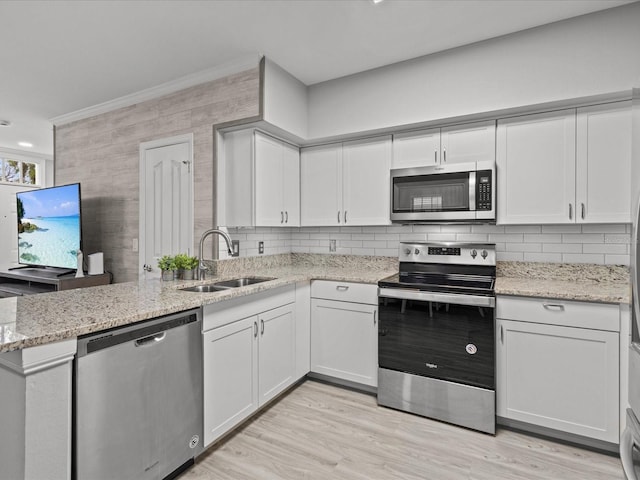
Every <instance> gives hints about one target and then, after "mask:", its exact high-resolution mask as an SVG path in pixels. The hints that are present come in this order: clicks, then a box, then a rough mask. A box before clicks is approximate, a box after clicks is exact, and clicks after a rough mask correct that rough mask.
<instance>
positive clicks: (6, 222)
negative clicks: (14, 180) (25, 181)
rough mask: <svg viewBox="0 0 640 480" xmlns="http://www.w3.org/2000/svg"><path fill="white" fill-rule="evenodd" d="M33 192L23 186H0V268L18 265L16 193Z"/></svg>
mask: <svg viewBox="0 0 640 480" xmlns="http://www.w3.org/2000/svg"><path fill="white" fill-rule="evenodd" d="M27 190H33V188H25V187H24V185H20V186H15V185H0V232H2V235H0V267H11V266H15V265H17V264H18V213H17V206H16V193H17V192H24V191H27Z"/></svg>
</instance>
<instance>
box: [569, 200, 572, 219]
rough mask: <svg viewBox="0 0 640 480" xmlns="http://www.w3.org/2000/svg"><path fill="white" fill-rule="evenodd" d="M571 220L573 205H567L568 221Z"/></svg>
mask: <svg viewBox="0 0 640 480" xmlns="http://www.w3.org/2000/svg"><path fill="white" fill-rule="evenodd" d="M571 219H573V205H572V204H569V220H571Z"/></svg>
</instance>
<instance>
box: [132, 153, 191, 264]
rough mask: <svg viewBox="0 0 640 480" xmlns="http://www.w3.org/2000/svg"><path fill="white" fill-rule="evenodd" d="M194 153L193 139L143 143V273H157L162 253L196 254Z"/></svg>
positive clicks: (141, 216)
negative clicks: (154, 144) (193, 189)
mask: <svg viewBox="0 0 640 480" xmlns="http://www.w3.org/2000/svg"><path fill="white" fill-rule="evenodd" d="M150 143H151V142H150ZM153 143H159V142H153ZM191 152H192V142H191V141H187V142H180V143H173V144H170V145H162V146H152V144H151V145H150V144H142V145H141V146H140V157H141V164H142V165H141V166H142V168H141V184H140V200H141V206H140V214H141V215H140V235H141V237H143V239H144V240H143V239H142V238H141V245H142V248H141V249H140V260H141V262H140V263H141V264H140V267H141V270H140V271H141V274H145V271H144V268H143V265H148V266H149V267H151V271H150V272H146V274H147V275H151V276H158V275H159V274H160V272H159V270H158V268H157V264H158V258H160V257H161V256H163V255H175V254H177V253H187V254H189V255H193V254H194V253H193V213H192V212H193V193H192V185H193V181H192V175H193V172H192V154H191Z"/></svg>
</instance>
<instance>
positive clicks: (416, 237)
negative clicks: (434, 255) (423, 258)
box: [400, 233, 427, 242]
mask: <svg viewBox="0 0 640 480" xmlns="http://www.w3.org/2000/svg"><path fill="white" fill-rule="evenodd" d="M400 241H401V242H426V241H427V234H426V233H402V234H400Z"/></svg>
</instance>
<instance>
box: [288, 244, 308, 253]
mask: <svg viewBox="0 0 640 480" xmlns="http://www.w3.org/2000/svg"><path fill="white" fill-rule="evenodd" d="M291 252H292V253H309V247H303V246H301V245H291Z"/></svg>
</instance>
